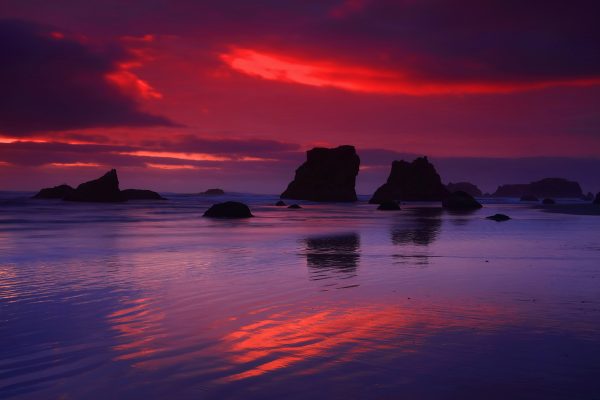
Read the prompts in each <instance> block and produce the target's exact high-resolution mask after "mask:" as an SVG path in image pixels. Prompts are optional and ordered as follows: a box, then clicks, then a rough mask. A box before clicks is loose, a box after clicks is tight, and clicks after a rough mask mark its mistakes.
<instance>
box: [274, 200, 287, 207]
mask: <svg viewBox="0 0 600 400" xmlns="http://www.w3.org/2000/svg"><path fill="white" fill-rule="evenodd" d="M275 205H276V206H277V207H285V206H286V204H285V201H283V200H279V201H278V202H277V203H275Z"/></svg>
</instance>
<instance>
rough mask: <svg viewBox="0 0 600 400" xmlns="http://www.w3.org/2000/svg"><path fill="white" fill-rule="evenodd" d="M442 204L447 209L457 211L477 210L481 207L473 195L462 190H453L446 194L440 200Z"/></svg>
mask: <svg viewBox="0 0 600 400" xmlns="http://www.w3.org/2000/svg"><path fill="white" fill-rule="evenodd" d="M442 206H443V207H444V208H446V209H448V210H457V211H466V210H477V209H479V208H481V207H482V205H481V204H480V203H479V202H478V201H477V200H475V198H474V197H473V196H471V195H470V194H468V193H465V192H462V191H458V192H454V193H452V194H450V195H448V196H446V198H444V200H442Z"/></svg>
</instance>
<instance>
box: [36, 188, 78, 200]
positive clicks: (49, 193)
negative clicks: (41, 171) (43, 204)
mask: <svg viewBox="0 0 600 400" xmlns="http://www.w3.org/2000/svg"><path fill="white" fill-rule="evenodd" d="M74 191H75V189H73V188H72V187H71V186H69V185H59V186H54V187H51V188H45V189H42V190H40V191H39V192H38V193H37V194H36V195H35V196H33V198H34V199H64V198H65V197H66V196H67V195H69V194H71V193H73V192H74Z"/></svg>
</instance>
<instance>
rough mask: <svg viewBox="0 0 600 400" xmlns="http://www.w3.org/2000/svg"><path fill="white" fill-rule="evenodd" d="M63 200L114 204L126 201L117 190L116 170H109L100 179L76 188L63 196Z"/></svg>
mask: <svg viewBox="0 0 600 400" xmlns="http://www.w3.org/2000/svg"><path fill="white" fill-rule="evenodd" d="M64 200H67V201H84V202H98V203H115V202H121V201H126V200H127V199H126V198H125V196H124V195H123V193H121V190H119V178H117V170H115V169H111V170H110V171H108V172H107V173H106V174H104V175H103V176H101V177H100V178H98V179H95V180H93V181H89V182H85V183H82V184H81V185H79V186H77V189H75V190H74V191H73V192H71V193H69V194H68V195H67V196H65V197H64Z"/></svg>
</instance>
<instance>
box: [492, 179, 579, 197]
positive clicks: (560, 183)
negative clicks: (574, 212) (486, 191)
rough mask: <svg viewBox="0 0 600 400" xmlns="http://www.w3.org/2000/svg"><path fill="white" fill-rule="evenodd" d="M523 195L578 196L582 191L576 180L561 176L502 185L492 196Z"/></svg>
mask: <svg viewBox="0 0 600 400" xmlns="http://www.w3.org/2000/svg"><path fill="white" fill-rule="evenodd" d="M524 195H534V196H536V197H573V198H580V197H581V196H582V195H583V192H582V190H581V186H580V185H579V183H577V182H574V181H569V180H566V179H563V178H546V179H542V180H539V181H536V182H531V183H527V184H514V185H502V186H499V187H498V189H497V190H496V192H495V193H494V197H521V196H524Z"/></svg>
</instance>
